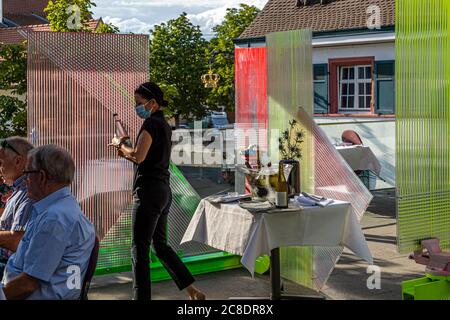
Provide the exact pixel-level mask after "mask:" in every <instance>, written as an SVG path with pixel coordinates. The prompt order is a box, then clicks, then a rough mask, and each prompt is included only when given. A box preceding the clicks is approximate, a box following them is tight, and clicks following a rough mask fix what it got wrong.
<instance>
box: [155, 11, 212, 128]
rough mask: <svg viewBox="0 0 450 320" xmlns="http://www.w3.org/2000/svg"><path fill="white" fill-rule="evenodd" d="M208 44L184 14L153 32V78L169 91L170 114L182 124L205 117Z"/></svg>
mask: <svg viewBox="0 0 450 320" xmlns="http://www.w3.org/2000/svg"><path fill="white" fill-rule="evenodd" d="M206 50H207V41H206V40H205V39H204V38H203V37H202V32H201V31H200V27H198V26H194V25H193V24H192V23H191V22H190V21H189V19H188V18H187V14H186V13H182V14H181V15H180V17H178V18H177V19H173V20H170V21H168V22H167V23H162V24H160V25H157V26H155V27H154V29H153V30H152V31H151V41H150V78H151V80H152V81H154V82H156V83H158V84H159V85H161V86H162V87H163V88H166V89H170V92H168V95H169V96H170V100H171V102H172V103H171V105H170V106H169V108H168V114H170V115H172V116H173V117H174V118H175V121H176V124H177V125H178V124H179V120H180V117H184V118H186V119H191V118H192V117H194V118H200V117H202V116H204V115H205V114H206V108H205V102H206V97H207V94H208V92H207V90H206V89H205V88H204V86H203V84H202V82H201V76H202V75H203V74H205V73H206V72H207V58H206Z"/></svg>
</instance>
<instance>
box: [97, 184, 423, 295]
mask: <svg viewBox="0 0 450 320" xmlns="http://www.w3.org/2000/svg"><path fill="white" fill-rule="evenodd" d="M373 194H374V200H373V201H372V203H371V205H370V207H369V208H368V210H367V212H366V214H365V216H364V218H363V222H362V225H363V231H364V234H365V235H366V239H367V241H368V244H369V247H370V250H371V252H372V255H373V257H374V261H375V265H377V266H379V267H380V268H381V289H374V290H370V289H368V288H367V279H368V277H369V276H370V275H371V274H368V273H367V266H368V265H367V263H365V262H364V261H363V260H361V259H358V258H357V257H356V256H354V255H353V254H352V253H350V252H349V251H344V254H343V255H342V257H341V259H340V260H339V262H338V264H337V265H336V268H335V270H334V271H333V273H332V274H331V276H330V278H329V280H328V282H327V284H326V286H325V287H324V288H323V290H322V294H323V295H325V296H326V297H327V298H328V299H338V300H349V299H355V300H360V299H386V300H396V299H397V300H398V299H401V283H402V281H405V280H409V279H413V278H417V277H421V276H423V272H424V266H420V265H417V264H415V263H414V262H413V261H412V260H409V259H408V258H407V256H408V255H407V254H399V253H398V252H397V247H396V220H395V191H394V190H381V191H376V192H374V193H373ZM196 279H197V282H196V286H198V287H199V288H200V289H201V290H203V291H204V292H205V293H206V295H207V298H208V299H219V300H220V299H228V298H230V297H243V296H249V297H265V296H267V295H268V294H269V290H270V288H269V276H268V274H265V275H257V276H256V277H255V278H252V277H251V276H250V274H249V272H248V271H247V270H246V269H243V268H241V269H234V270H228V271H222V272H215V273H210V274H205V275H199V276H196ZM131 283H132V276H131V273H120V274H115V275H108V276H98V277H95V278H94V280H93V283H92V286H91V290H90V293H89V298H90V299H91V300H128V299H131ZM286 287H287V292H288V293H290V294H311V293H312V292H311V291H309V290H308V289H305V288H302V287H301V286H298V285H296V284H292V283H288V284H286ZM152 292H153V298H154V299H155V300H182V299H186V295H185V294H184V293H183V292H179V291H178V289H177V287H176V286H175V284H174V283H173V281H163V282H158V283H154V284H153V287H152Z"/></svg>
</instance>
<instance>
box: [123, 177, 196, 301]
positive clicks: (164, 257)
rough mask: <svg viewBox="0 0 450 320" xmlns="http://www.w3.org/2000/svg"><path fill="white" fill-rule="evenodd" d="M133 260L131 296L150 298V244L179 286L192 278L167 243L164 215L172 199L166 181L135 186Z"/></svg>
mask: <svg viewBox="0 0 450 320" xmlns="http://www.w3.org/2000/svg"><path fill="white" fill-rule="evenodd" d="M133 196H134V205H133V213H132V214H133V217H132V219H133V239H132V249H131V253H132V260H133V261H132V262H133V273H134V284H133V297H134V299H135V300H150V299H151V278H150V258H149V256H150V245H151V244H153V248H154V250H155V253H156V256H157V257H158V258H159V259H160V261H161V263H162V264H163V266H164V267H165V268H166V269H167V271H168V272H169V274H170V276H171V277H172V279H173V280H174V281H175V283H176V285H177V286H178V288H179V289H180V290H183V289H185V288H186V287H188V286H189V285H191V284H192V283H193V282H194V281H195V280H194V278H193V277H192V275H191V273H190V272H189V270H188V269H187V268H186V266H185V265H184V264H183V262H182V261H181V259H180V258H179V257H178V255H177V254H176V253H175V251H173V249H172V248H171V247H170V246H169V245H168V244H167V217H168V215H169V210H170V205H171V203H172V192H171V190H170V186H169V184H168V183H163V182H155V183H152V184H151V186H148V187H138V188H136V189H135V191H134V193H133Z"/></svg>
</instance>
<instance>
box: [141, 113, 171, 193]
mask: <svg viewBox="0 0 450 320" xmlns="http://www.w3.org/2000/svg"><path fill="white" fill-rule="evenodd" d="M143 130H145V131H147V132H148V133H149V134H150V136H151V137H152V145H151V146H150V150H149V151H148V153H147V156H146V157H145V160H144V161H143V162H141V163H140V164H139V165H137V167H136V168H135V170H136V171H135V175H134V189H136V188H137V187H146V186H151V185H152V184H153V183H155V182H164V183H169V178H170V173H169V162H170V154H171V150H172V128H171V127H170V125H169V124H168V123H167V121H166V119H165V118H164V114H163V112H162V111H161V110H158V111H156V112H155V113H153V114H152V116H151V117H150V118H148V119H146V120H145V121H144V124H143V125H142V128H141V130H140V131H139V134H141V132H142V131H143ZM138 138H139V135H138Z"/></svg>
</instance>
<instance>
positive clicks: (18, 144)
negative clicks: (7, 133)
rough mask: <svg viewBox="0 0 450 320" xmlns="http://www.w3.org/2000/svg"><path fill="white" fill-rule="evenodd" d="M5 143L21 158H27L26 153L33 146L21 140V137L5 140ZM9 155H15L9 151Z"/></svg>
mask: <svg viewBox="0 0 450 320" xmlns="http://www.w3.org/2000/svg"><path fill="white" fill-rule="evenodd" d="M6 141H7V142H8V144H10V145H11V146H12V147H13V148H14V149H15V150H16V151H17V152H19V153H20V155H21V156H23V157H25V159H26V157H27V155H28V153H29V152H30V151H31V150H33V148H34V146H33V145H32V144H31V143H30V142H28V140H27V139H25V138H22V137H10V138H7V139H6ZM7 150H8V151H9V154H10V155H12V154H14V155H15V154H16V153H15V152H14V151H12V150H9V149H7Z"/></svg>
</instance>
